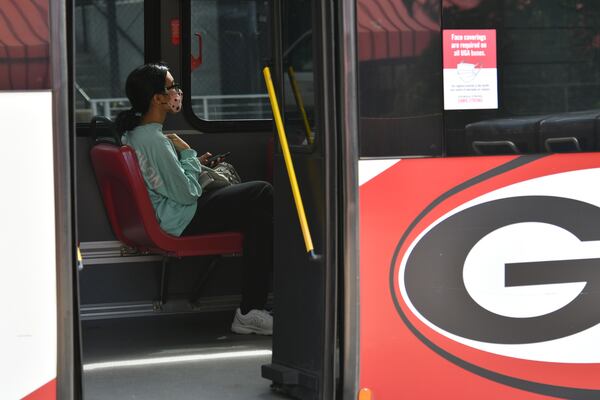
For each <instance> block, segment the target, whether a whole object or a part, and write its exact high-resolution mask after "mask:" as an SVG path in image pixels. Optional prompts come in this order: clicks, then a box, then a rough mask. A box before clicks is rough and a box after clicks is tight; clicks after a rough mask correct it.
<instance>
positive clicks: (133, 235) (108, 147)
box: [90, 143, 166, 249]
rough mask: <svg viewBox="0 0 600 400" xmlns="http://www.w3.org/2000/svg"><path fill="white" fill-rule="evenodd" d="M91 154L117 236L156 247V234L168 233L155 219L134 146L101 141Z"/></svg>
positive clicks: (124, 240) (151, 247)
mask: <svg viewBox="0 0 600 400" xmlns="http://www.w3.org/2000/svg"><path fill="white" fill-rule="evenodd" d="M90 154H91V158H92V164H93V166H94V171H95V173H96V179H97V181H98V185H99V187H100V192H101V193H102V198H103V200H104V205H105V207H106V211H107V213H108V218H109V220H110V223H111V225H112V227H113V230H114V233H115V235H116V236H117V238H118V239H119V240H120V241H122V242H123V243H125V244H127V245H129V246H134V247H137V248H141V249H156V248H157V247H158V246H157V245H156V239H157V237H156V236H157V235H158V236H161V235H166V234H165V233H164V232H163V231H162V230H161V229H160V225H159V224H158V221H157V219H156V215H155V213H154V208H153V207H152V203H151V202H150V197H149V196H148V191H147V189H146V186H145V184H144V179H143V177H142V174H141V171H140V168H139V165H138V162H137V159H136V157H135V153H134V151H133V149H132V148H131V147H129V146H117V145H114V144H108V143H99V144H96V145H95V146H94V147H92V150H91V152H90Z"/></svg>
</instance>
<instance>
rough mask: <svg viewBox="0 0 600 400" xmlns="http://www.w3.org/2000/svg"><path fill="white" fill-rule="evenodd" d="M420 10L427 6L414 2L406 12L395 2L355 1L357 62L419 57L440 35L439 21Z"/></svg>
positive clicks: (404, 8) (405, 9)
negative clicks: (435, 37)
mask: <svg viewBox="0 0 600 400" xmlns="http://www.w3.org/2000/svg"><path fill="white" fill-rule="evenodd" d="M424 3H425V2H424ZM424 7H427V3H425V4H420V3H418V2H414V3H413V6H412V9H410V10H409V9H408V8H407V7H406V5H405V3H404V2H403V1H398V0H358V2H357V20H358V22H357V25H358V59H359V61H366V60H379V59H386V58H404V57H415V56H418V55H419V54H421V53H422V52H423V50H425V49H426V48H427V46H428V45H429V43H430V42H431V39H432V38H433V37H434V36H437V35H439V32H440V23H439V21H438V20H434V19H432V18H431V16H430V14H428V13H427V12H426V11H425V9H424Z"/></svg>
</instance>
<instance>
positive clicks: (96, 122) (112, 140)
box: [90, 115, 123, 146]
mask: <svg viewBox="0 0 600 400" xmlns="http://www.w3.org/2000/svg"><path fill="white" fill-rule="evenodd" d="M90 135H91V137H92V140H93V141H94V142H95V143H109V144H114V145H116V146H122V145H123V143H122V142H121V135H119V133H118V132H117V128H116V127H115V124H114V122H113V121H111V120H110V119H109V118H106V117H102V116H99V115H97V116H95V117H94V118H92V121H91V123H90Z"/></svg>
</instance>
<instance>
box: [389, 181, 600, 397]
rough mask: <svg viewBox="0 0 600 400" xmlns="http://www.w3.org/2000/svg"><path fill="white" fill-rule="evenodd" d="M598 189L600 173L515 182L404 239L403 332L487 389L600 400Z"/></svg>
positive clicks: (396, 295) (398, 259)
mask: <svg viewBox="0 0 600 400" xmlns="http://www.w3.org/2000/svg"><path fill="white" fill-rule="evenodd" d="M590 182H600V169H588V170H579V171H570V172H565V173H561V174H555V175H549V176H543V177H538V178H534V179H530V180H528V181H522V182H518V183H515V184H513V185H510V186H506V187H503V188H500V189H497V190H495V191H493V192H489V193H486V194H484V195H481V196H480V197H477V198H475V199H472V200H470V201H468V202H467V203H464V204H463V205H461V206H459V207H458V208H455V209H454V210H451V211H449V212H447V213H446V214H445V215H444V216H442V217H440V218H439V219H438V220H437V221H435V222H433V223H431V224H430V225H429V226H428V227H426V228H424V229H423V230H422V231H421V232H420V233H419V234H418V236H417V237H416V238H414V239H413V241H412V243H410V244H407V245H402V241H403V240H404V239H401V241H400V244H399V245H398V247H397V249H396V254H395V255H394V259H393V261H392V271H391V275H390V283H391V284H392V285H394V287H395V288H394V289H393V291H392V295H393V299H394V303H395V305H396V309H397V311H398V312H399V314H400V316H401V317H402V320H403V321H404V323H405V325H406V326H407V327H408V328H409V330H410V331H412V333H413V334H414V335H415V336H416V337H417V338H419V340H421V341H422V342H423V343H424V344H425V345H427V346H428V347H429V348H431V349H432V350H433V351H435V352H436V353H438V354H439V355H441V356H442V357H444V358H446V359H447V360H449V361H451V362H453V363H454V364H455V365H457V366H459V367H460V368H464V369H467V370H469V371H471V372H473V373H475V374H478V375H481V376H484V377H486V378H488V379H492V380H494V381H497V382H500V383H503V384H505V385H509V386H513V387H517V388H520V389H523V390H527V391H530V392H535V393H539V394H545V395H550V396H558V397H563V398H571V399H576V398H582V399H583V398H600V378H598V376H600V345H598V343H600V191H599V190H597V189H596V188H595V186H594V185H593V184H591V183H590ZM435 204H442V201H437V203H435ZM431 209H433V208H431V207H430V208H428V210H429V211H427V212H430V211H431ZM419 218H421V216H419V217H417V220H416V222H414V223H413V225H411V226H413V227H414V226H418V225H417V223H418V219H419ZM409 229H412V228H409ZM408 232H410V231H408ZM416 233H417V232H415V234H416ZM407 234H408V233H405V236H406V235H407ZM396 263H398V264H397V265H396ZM394 271H395V272H394Z"/></svg>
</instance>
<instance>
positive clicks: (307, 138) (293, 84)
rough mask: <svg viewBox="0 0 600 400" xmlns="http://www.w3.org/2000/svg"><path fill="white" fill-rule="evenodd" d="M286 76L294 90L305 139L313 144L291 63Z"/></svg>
mask: <svg viewBox="0 0 600 400" xmlns="http://www.w3.org/2000/svg"><path fill="white" fill-rule="evenodd" d="M288 76H289V77H290V84H291V85H292V91H293V92H294V98H295V99H296V104H298V108H299V109H300V114H301V115H302V120H303V121H304V130H305V131H306V140H307V141H308V144H313V141H314V139H313V136H312V130H311V129H310V124H309V123H308V116H307V115H306V110H305V109H304V101H302V94H301V93H300V89H299V88H298V82H297V81H296V73H295V72H294V67H292V66H291V65H290V66H289V67H288Z"/></svg>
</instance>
